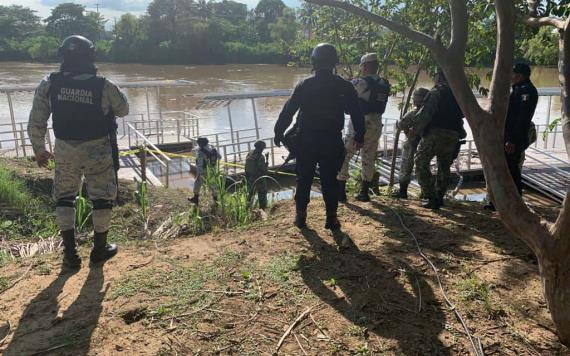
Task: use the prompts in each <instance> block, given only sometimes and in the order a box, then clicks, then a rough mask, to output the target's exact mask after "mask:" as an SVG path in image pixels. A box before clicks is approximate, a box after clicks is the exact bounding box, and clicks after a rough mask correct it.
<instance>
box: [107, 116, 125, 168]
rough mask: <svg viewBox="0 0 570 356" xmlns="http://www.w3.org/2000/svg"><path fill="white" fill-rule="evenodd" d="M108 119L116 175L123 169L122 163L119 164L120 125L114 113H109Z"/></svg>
mask: <svg viewBox="0 0 570 356" xmlns="http://www.w3.org/2000/svg"><path fill="white" fill-rule="evenodd" d="M106 118H107V129H108V130H109V142H110V143H111V154H112V155H113V167H114V168H115V173H116V172H118V171H119V168H120V167H121V163H120V162H119V143H118V142H117V129H118V128H119V125H118V124H117V117H116V116H115V113H114V112H113V111H109V113H108V114H107V116H106Z"/></svg>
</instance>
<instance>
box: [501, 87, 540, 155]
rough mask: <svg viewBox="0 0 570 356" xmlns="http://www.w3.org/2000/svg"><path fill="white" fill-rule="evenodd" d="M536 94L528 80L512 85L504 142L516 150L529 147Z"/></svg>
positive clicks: (536, 99) (536, 101)
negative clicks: (510, 144) (515, 147)
mask: <svg viewBox="0 0 570 356" xmlns="http://www.w3.org/2000/svg"><path fill="white" fill-rule="evenodd" d="M537 103H538V92H537V90H536V88H535V86H534V85H533V84H532V82H531V81H530V80H528V79H527V80H524V81H522V82H520V83H517V84H515V85H513V91H512V92H511V96H510V98H509V109H508V111H507V120H506V123H505V142H510V143H512V144H514V145H515V146H517V150H519V149H526V148H527V147H528V145H529V130H530V122H531V121H532V117H533V116H534V111H535V109H536V104H537Z"/></svg>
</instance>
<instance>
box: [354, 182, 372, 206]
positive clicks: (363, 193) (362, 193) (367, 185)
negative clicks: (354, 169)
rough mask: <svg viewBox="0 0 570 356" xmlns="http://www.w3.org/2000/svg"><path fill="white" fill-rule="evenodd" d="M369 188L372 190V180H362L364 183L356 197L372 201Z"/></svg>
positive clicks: (359, 199)
mask: <svg viewBox="0 0 570 356" xmlns="http://www.w3.org/2000/svg"><path fill="white" fill-rule="evenodd" d="M368 190H370V182H367V181H365V180H363V181H362V185H361V187H360V193H358V195H357V196H356V197H355V198H356V200H358V201H363V202H368V201H370V196H369V195H368Z"/></svg>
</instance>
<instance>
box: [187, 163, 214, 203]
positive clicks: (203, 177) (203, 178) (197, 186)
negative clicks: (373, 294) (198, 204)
mask: <svg viewBox="0 0 570 356" xmlns="http://www.w3.org/2000/svg"><path fill="white" fill-rule="evenodd" d="M208 169H209V168H208ZM207 175H208V171H207V169H205V170H204V171H203V173H202V174H197V175H196V179H195V180H194V187H193V188H192V191H193V192H194V194H195V195H200V190H202V186H203V185H204V183H206V182H207ZM208 188H210V191H211V192H212V196H213V197H214V199H217V197H218V188H217V187H216V185H215V184H211V185H209V186H208Z"/></svg>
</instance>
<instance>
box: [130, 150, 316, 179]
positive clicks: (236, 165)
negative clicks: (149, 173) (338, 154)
mask: <svg viewBox="0 0 570 356" xmlns="http://www.w3.org/2000/svg"><path fill="white" fill-rule="evenodd" d="M142 150H143V149H141V148H138V149H135V150H129V151H121V152H119V156H123V157H125V156H130V155H133V154H137V153H140V152H141V151H142ZM144 150H145V151H146V152H149V153H154V154H160V155H164V156H166V157H169V158H185V159H188V158H194V159H195V158H196V155H193V154H182V153H172V152H164V151H157V150H149V149H148V148H144ZM220 165H221V166H227V167H234V168H242V169H244V170H245V165H243V164H239V163H230V162H220ZM268 172H270V173H273V174H278V175H282V176H289V177H296V176H297V175H296V174H295V173H289V172H281V171H278V170H272V169H270V170H268ZM316 179H318V178H316Z"/></svg>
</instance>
